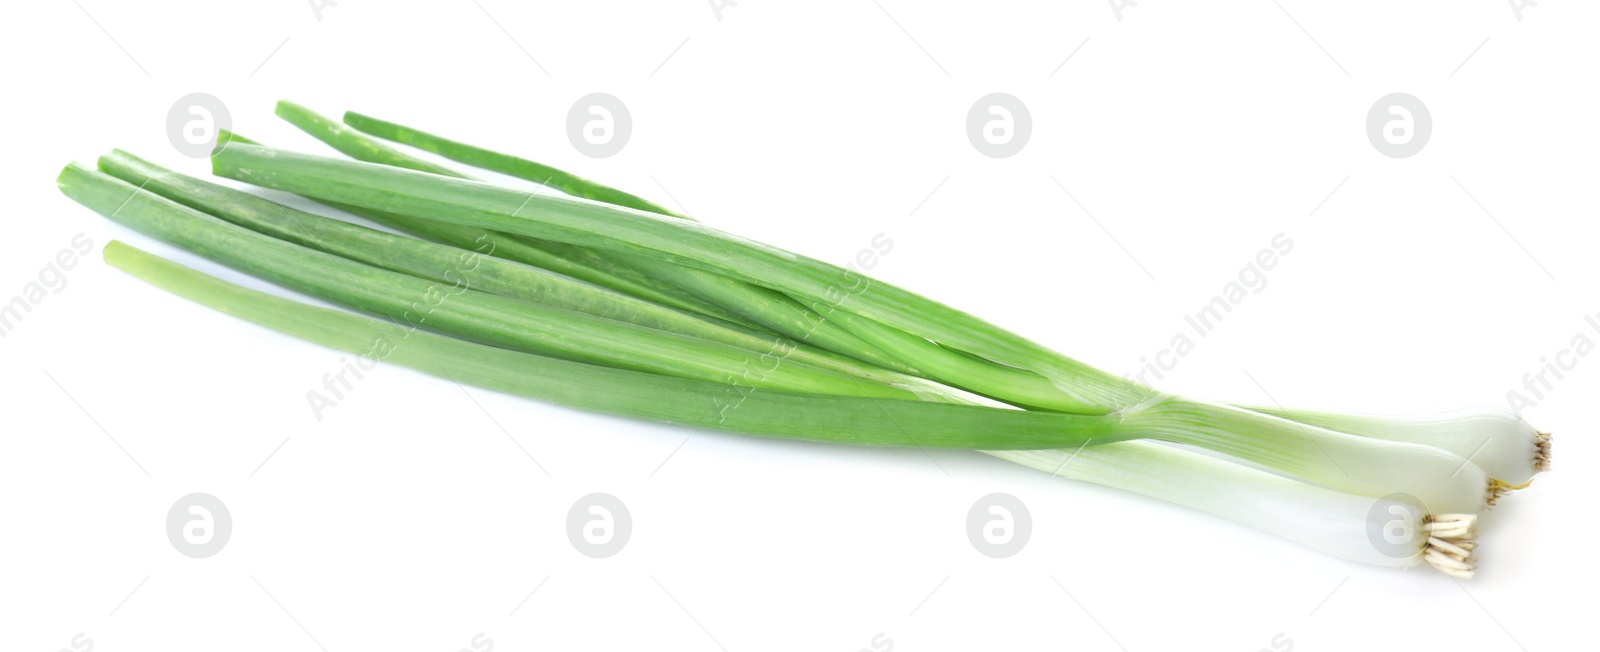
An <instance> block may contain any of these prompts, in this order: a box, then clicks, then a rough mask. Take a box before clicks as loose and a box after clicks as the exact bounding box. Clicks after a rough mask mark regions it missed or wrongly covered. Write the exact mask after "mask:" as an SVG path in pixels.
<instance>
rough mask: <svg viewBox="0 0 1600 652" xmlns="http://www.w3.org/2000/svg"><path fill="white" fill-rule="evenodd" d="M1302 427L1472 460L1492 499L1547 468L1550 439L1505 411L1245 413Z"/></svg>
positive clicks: (1265, 410) (1276, 410)
mask: <svg viewBox="0 0 1600 652" xmlns="http://www.w3.org/2000/svg"><path fill="white" fill-rule="evenodd" d="M1250 409H1252V410H1255V411H1257V412H1262V413H1265V414H1272V415H1276V416H1279V417H1283V418H1286V419H1293V420H1295V421H1299V422H1301V423H1309V424H1312V425H1316V426H1320V427H1323V428H1327V429H1329V430H1337V431H1339V432H1348V433H1351V434H1355V435H1361V436H1363V437H1374V438H1377V439H1389V440H1393V441H1403V442H1410V443H1413V444H1423V445H1427V446H1432V447H1434V448H1440V449H1443V450H1447V451H1450V452H1452V453H1455V454H1456V455H1460V456H1462V457H1465V458H1468V459H1471V460H1472V463H1473V464H1476V465H1477V466H1479V467H1481V468H1482V469H1483V471H1484V473H1486V474H1488V476H1489V478H1490V483H1491V484H1492V485H1493V487H1494V490H1495V493H1496V494H1497V495H1498V494H1501V493H1504V492H1506V491H1511V490H1514V489H1522V488H1524V487H1527V486H1528V485H1529V484H1530V483H1532V482H1533V476H1534V475H1536V474H1538V473H1540V472H1543V471H1545V470H1547V469H1549V468H1550V433H1547V432H1543V431H1540V430H1538V429H1536V428H1534V427H1533V426H1531V425H1528V422H1527V421H1524V420H1523V419H1522V417H1521V416H1519V415H1517V414H1516V413H1515V412H1512V411H1511V410H1509V409H1505V408H1475V409H1466V410H1459V411H1456V412H1447V413H1444V414H1436V415H1428V416H1380V415H1367V414H1337V413H1332V412H1316V411H1311V410H1290V409H1283V408H1276V407H1273V408H1264V407H1253V408H1250Z"/></svg>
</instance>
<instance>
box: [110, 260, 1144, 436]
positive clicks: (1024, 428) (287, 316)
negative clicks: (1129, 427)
mask: <svg viewBox="0 0 1600 652" xmlns="http://www.w3.org/2000/svg"><path fill="white" fill-rule="evenodd" d="M105 258H106V262H108V263H110V264H111V265H112V266H113V267H116V268H118V269H121V270H123V271H125V272H127V273H129V274H131V275H133V276H135V277H138V278H139V279H141V280H144V281H146V282H148V283H150V284H152V285H155V286H157V287H159V288H162V289H164V290H166V291H168V292H171V293H173V294H176V295H178V296H181V297H184V298H186V299H189V300H190V301H194V302H196V303H199V304H202V305H205V306H208V307H211V308H214V309H216V310H218V311H221V312H224V313H227V314H229V315H232V316H234V317H238V318H240V319H244V320H246V321H250V322H253V323H256V324H258V325H261V326H264V327H267V328H270V329H272V330H275V331H278V332H280V333H284V334H287V335H290V336H293V337H297V338H300V339H303V340H306V341H309V342H313V343H316V344H320V345H322V346H326V347H329V348H332V349H335V350H339V351H344V352H346V353H352V354H356V355H360V356H364V357H365V358H367V359H369V360H370V361H372V362H378V361H381V362H387V363H391V364H396V365H399V366H402V367H408V368H411V369H415V370H417V371H421V372H423V373H426V374H429V375H433V376H438V377H441V378H447V379H450V380H454V381H456V382H460V383H464V384H468V385H473V386H475V387H482V388H484V389H489V390H493V391H498V392H504V393H506V394H512V395H516V396H522V397H526V398H533V399H538V400H541V401H547V402H550V403H555V404H558V405H564V406H567V407H573V408H578V409H583V410H590V411H594V412H601V413H604V414H612V415H617V416H625V417H631V418H636V419H644V420H649V421H655V422H659V423H668V424H677V425H687V426H694V427H699V428H708V429H712V430H722V431H728V432H738V433H743V434H748V435H759V436H766V437H781V438H785V439H800V440H807V441H818V442H831V443H840V444H851V445H860V446H900V447H924V448H983V449H991V448H1016V447H1021V448H1063V447H1065V448H1072V447H1076V446H1080V445H1083V444H1084V443H1085V441H1087V440H1088V439H1089V438H1092V437H1095V436H1096V435H1099V434H1101V433H1102V431H1103V430H1105V429H1107V428H1108V427H1110V426H1112V425H1113V424H1112V423H1111V422H1110V421H1108V420H1106V419H1103V418H1100V417H1090V416H1081V415H1070V414H1056V413H1047V412H1025V411H1021V410H1009V409H999V408H988V407H976V406H967V405H952V404H946V403H930V402H925V401H905V400H895V399H873V398H864V397H855V396H829V395H822V394H797V393H793V392H786V391H780V390H767V389H756V388H750V387H738V386H734V385H729V384H724V383H713V382H706V381H699V380H692V379H684V378H673V377H669V376H661V375H656V374H650V373H642V372H637V371H630V370H625V369H614V368H609V367H602V366H596V365H591V364H585V363H581V362H573V361H568V360H559V359H555V358H547V357H543V356H538V355H532V354H528V353H522V352H519V351H511V350H507V349H500V348H495V347H491V346H485V345H482V344H475V343H472V342H467V341H464V340H458V339H454V338H450V337H445V336H442V335H436V334H433V333H429V332H426V331H418V330H413V329H410V328H407V327H404V326H400V325H397V324H392V323H388V322H384V321H379V320H376V319H371V318H367V317H362V316H360V315H354V314H350V313H346V312H343V311H339V310H331V309H327V308H319V307H316V306H310V305H306V304H303V303H300V302H298V301H293V300H290V299H284V298H282V297H277V296H273V295H271V294H267V293H265V292H260V291H257V290H251V289H248V288H243V287H240V286H238V285H234V284H232V283H228V282H226V281H223V280H221V279H217V278H214V277H211V276H208V275H206V274H202V273H200V272H196V271H194V270H192V269H189V268H187V267H184V266H182V265H178V264H176V263H173V262H171V261H168V260H165V259H163V258H160V257H159V256H154V255H151V254H149V253H146V252H144V251H140V250H139V249H136V248H134V247H131V246H129V245H126V244H124V243H122V242H118V241H112V242H110V243H108V244H107V245H106V247H105Z"/></svg>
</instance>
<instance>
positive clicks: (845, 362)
mask: <svg viewBox="0 0 1600 652" xmlns="http://www.w3.org/2000/svg"><path fill="white" fill-rule="evenodd" d="M100 168H101V170H102V171H104V172H106V173H108V174H110V175H112V176H115V177H117V178H119V179H121V180H123V181H125V182H127V183H129V184H132V185H134V186H137V187H139V188H142V189H144V190H146V191H148V192H152V193H155V194H157V195H160V196H162V197H165V198H167V199H169V200H172V201H174V202H177V203H180V204H183V205H185V206H188V207H189V208H192V209H195V210H197V211H201V212H204V213H208V214H210V215H212V216H215V217H220V218H222V219H225V220H227V221H229V222H232V223H234V224H237V225H239V226H242V227H245V228H248V229H251V230H253V231H256V232H258V233H262V234H265V235H270V236H272V237H274V238H278V239H280V240H286V241H289V242H293V243H295V244H299V245H301V246H303V247H307V248H311V249H315V250H318V251H323V252H326V253H329V254H332V255H335V256H341V257H344V258H348V259H351V260H355V261H359V262H362V263H366V264H368V265H373V266H377V267H382V268H384V269H388V270H391V271H396V272H403V273H406V274H410V275H412V276H417V277H419V278H424V279H428V280H432V281H437V282H441V283H450V284H452V285H453V284H455V283H458V282H463V281H464V282H466V284H467V285H468V286H469V287H471V288H472V289H475V290H480V291H483V292H488V293H490V294H495V295H499V296H505V297H511V298H516V299H522V300H525V301H531V302H535V303H542V304H546V305H549V306H552V307H556V308H561V309H564V310H570V311H574V312H581V313H584V314H589V315H594V316H596V317H604V318H606V319H612V320H616V321H625V322H628V323H632V324H636V325H639V326H645V327H649V328H654V329H657V330H663V331H667V332H671V333H677V334H680V335H686V336H690V337H695V338H699V339H703V340H708V341H712V342H719V343H722V344H727V345H730V346H735V347H738V348H741V349H744V350H745V351H749V352H753V353H755V354H757V355H780V354H781V355H785V356H786V359H787V360H792V361H795V362H800V363H804V364H808V365H812V366H816V367H823V368H828V369H832V370H834V371H840V372H844V373H848V374H851V375H855V376H859V377H861V378H866V379H869V380H872V381H874V382H880V383H886V384H902V385H905V386H907V387H917V388H921V389H925V390H926V391H929V392H933V393H940V392H944V393H948V392H953V391H954V390H951V389H949V388H943V387H939V386H936V385H934V384H932V383H928V382H926V381H923V380H922V379H920V378H913V377H909V376H905V375H903V374H899V373H895V372H892V371H888V370H883V369H878V368H876V367H871V366H869V365H865V364H863V363H860V362H857V361H855V360H853V359H850V358H847V357H844V356H840V355H837V354H834V353H829V352H826V351H821V350H817V349H813V348H811V347H809V346H806V345H803V344H799V343H796V342H793V341H789V340H784V339H781V338H775V337H770V336H766V335H762V334H759V333H755V332H751V331H747V330H741V329H740V328H738V327H736V326H732V325H726V324H719V323H715V322H713V321H709V320H708V318H703V317H700V316H695V315H692V314H689V313H685V312H680V311H678V310H674V309H672V308H669V307H666V306H662V305H659V304H656V303H652V302H649V301H645V300H642V299H637V298H634V297H631V296H628V295H624V294H621V293H618V292H615V291H613V290H609V289H606V288H601V287H599V286H595V285H590V284H588V283H584V282H582V281H578V280H575V279H572V278H569V277H566V276H563V275H560V274H556V273H554V272H550V271H547V270H543V269H539V268H536V267H531V266H528V265H523V264H520V263H516V262H511V261H508V260H502V259H499V258H494V257H492V254H493V253H494V251H493V247H494V242H492V241H490V242H485V243H482V244H480V245H479V246H478V251H479V252H481V253H482V254H485V255H484V256H469V257H470V259H471V266H472V269H471V271H470V273H466V274H461V273H458V270H459V268H460V267H461V266H462V261H463V254H464V253H466V252H463V251H462V250H460V249H457V248H455V247H450V246H446V245H441V244H436V243H432V242H427V241H424V240H418V239H415V238H407V237H404V236H398V235H393V234H389V233H385V232H382V231H377V230H374V229H369V228H366V227H362V226H357V225H354V224H349V223H347V222H342V221H339V220H335V219H331V218H327V217H323V216H321V215H316V214H313V213H308V212H305V211H300V210H296V209H293V208H289V207H287V206H283V205H281V204H278V203H275V202H272V201H270V200H267V199H264V198H261V197H257V196H255V195H251V194H249V193H245V192H241V191H238V190H233V189H231V188H224V187H222V186H219V185H216V184H213V183H208V182H205V181H201V180H198V179H194V178H192V177H188V176H185V175H182V174H179V173H176V172H173V171H171V170H167V169H165V168H162V167H160V166H157V165H155V164H152V163H150V162H148V161H145V160H143V159H140V158H138V157H136V156H134V155H132V154H129V153H127V152H123V151H120V150H118V151H114V152H113V153H111V154H109V155H106V156H103V157H101V158H100Z"/></svg>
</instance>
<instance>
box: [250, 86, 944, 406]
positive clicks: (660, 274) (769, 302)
mask: <svg viewBox="0 0 1600 652" xmlns="http://www.w3.org/2000/svg"><path fill="white" fill-rule="evenodd" d="M276 111H277V115H278V117H281V118H283V119H284V120H286V121H288V122H289V123H290V124H293V125H294V126H296V127H298V128H300V130H301V131H304V132H306V133H307V134H309V135H311V136H312V137H314V138H316V139H318V140H321V141H322V142H324V143H326V144H328V145H329V146H331V147H333V148H334V149H336V150H338V151H340V152H342V153H344V154H346V155H348V156H350V157H351V158H354V159H356V160H358V161H366V162H368V163H381V164H384V165H389V166H394V167H397V168H404V169H409V170H417V171H421V172H430V173H433V174H441V175H444V176H449V177H455V178H460V179H471V178H472V177H470V176H468V175H465V174H462V173H460V172H457V171H455V170H451V169H449V168H445V167H443V166H439V165H436V164H434V163H431V162H428V161H425V160H422V159H419V158H416V157H414V156H410V155H408V154H405V153H404V152H400V151H398V150H395V149H394V148H391V147H388V146H387V145H384V144H383V143H380V142H377V141H375V140H373V139H372V138H369V137H367V136H366V135H364V134H361V133H359V132H357V131H355V130H352V129H350V128H348V127H346V126H345V125H341V124H338V123H336V122H333V121H331V120H329V119H327V118H325V117H323V116H321V115H318V114H317V113H315V112H312V111H311V110H310V109H307V108H305V107H303V106H300V105H298V104H295V103H293V102H289V101H287V100H285V101H280V102H278V106H277V109H276ZM450 151H451V152H453V153H459V152H456V150H450ZM474 151H478V152H487V150H476V149H475V148H474ZM488 154H492V156H487V158H488V159H492V160H509V159H514V158H515V157H506V156H505V155H501V154H496V153H493V152H488ZM484 158H485V157H477V156H473V155H471V154H470V152H469V154H468V156H467V157H466V160H468V161H469V162H470V161H479V162H482V161H483V160H484ZM517 160H520V159H517ZM525 163H527V164H528V165H518V164H512V165H510V166H509V167H503V168H500V169H504V170H506V171H508V172H511V173H513V174H516V175H518V176H520V177H521V178H523V179H526V180H529V181H532V182H534V183H537V184H539V185H540V187H541V188H544V187H553V188H557V189H559V190H562V191H564V192H568V193H569V194H575V195H577V196H582V197H589V198H594V199H596V200H600V201H605V200H607V199H611V200H616V201H620V202H624V203H622V204H619V205H623V206H631V207H637V208H640V209H641V210H646V211H648V212H653V213H657V214H661V215H668V216H673V217H679V218H682V219H690V218H688V217H686V216H682V215H678V214H677V213H673V212H671V211H668V210H666V209H664V208H661V207H660V206H657V205H655V204H652V203H650V202H647V201H645V200H642V199H639V198H637V197H634V196H633V195H630V194H628V193H625V192H622V191H620V190H616V189H614V188H609V187H606V186H602V185H599V184H595V183H593V182H590V181H587V180H583V179H580V178H579V177H577V176H575V175H571V174H567V173H565V172H561V171H560V170H554V169H553V168H548V167H547V166H542V165H539V164H536V163H532V162H531V161H526V162H525ZM491 169H493V168H491ZM545 172H550V174H544V173H545ZM552 182H555V183H558V184H559V185H552ZM628 198H632V200H630V199H628ZM608 203H614V202H608ZM346 210H350V209H348V208H347V209H346ZM355 210H356V211H361V210H365V209H360V208H357V209H355ZM358 214H359V213H358ZM388 215H391V216H392V215H393V214H392V213H389V214H388ZM422 217H427V216H422ZM402 219H407V220H411V219H415V218H402ZM447 226H455V225H447ZM455 228H461V227H455ZM407 232H411V231H409V230H408V231H407ZM479 233H480V234H481V233H484V232H479ZM496 235H499V236H500V237H506V238H515V237H516V236H506V235H504V234H496ZM480 237H482V236H481V235H480ZM450 244H455V243H450ZM456 246H460V245H456ZM537 246H538V247H539V248H541V249H543V250H546V251H551V252H556V253H558V254H560V255H562V256H564V257H566V258H569V259H573V260H578V261H580V262H582V263H584V264H587V265H589V266H591V267H596V268H603V269H605V270H607V272H608V273H611V274H613V275H621V276H627V273H626V272H622V271H621V270H619V269H617V268H616V267H613V266H612V265H617V264H619V263H620V265H621V266H622V267H623V268H631V270H632V272H633V273H635V274H642V275H643V278H644V279H649V282H653V283H658V284H659V283H662V282H665V283H668V284H670V288H672V289H673V290H687V291H688V292H689V294H690V296H691V297H692V299H690V298H688V297H682V296H680V297H678V298H679V299H680V300H682V301H689V300H693V301H704V302H709V303H710V304H711V305H713V306H715V307H714V308H712V309H709V310H707V309H705V308H703V307H701V306H695V307H694V308H692V309H696V310H699V311H700V312H702V313H704V314H708V315H714V316H718V317H721V318H723V319H727V320H730V321H735V322H738V323H741V324H746V325H755V326H756V327H757V328H762V329H765V330H769V331H770V332H773V333H776V334H781V335H783V336H785V337H788V338H790V339H793V340H796V341H800V342H805V343H807V344H811V345H813V346H816V347H819V348H822V349H826V350H829V351H833V352H836V353H839V354H842V355H848V356H851V357H854V358H856V359H858V360H861V361H863V362H866V363H869V364H872V365H875V366H878V367H883V368H886V369H892V370H895V371H899V372H902V373H906V374H913V375H915V374H918V373H919V372H918V371H917V370H916V369H915V368H913V367H912V366H909V365H907V364H906V363H905V362H903V361H902V360H900V359H898V358H895V357H893V356H890V355H888V354H886V353H884V352H882V351H880V350H878V349H876V348H875V347H873V346H872V345H870V344H868V343H867V342H865V341H863V340H862V339H861V338H860V337H857V336H856V335H854V334H852V333H850V332H849V331H847V330H845V329H843V328H840V327H839V325H838V324H834V323H831V322H829V321H827V320H826V319H824V318H822V317H821V316H820V315H818V314H816V313H814V312H811V311H810V310H807V309H806V308H805V307H804V306H802V305H800V303H798V302H796V301H795V300H793V299H791V298H789V297H788V296H785V295H783V294H782V293H779V292H775V291H772V290H769V289H767V288H763V287H757V286H753V285H750V284H748V283H743V282H740V281H737V280H734V279H729V278H725V277H722V276H718V275H716V274H708V273H705V272H703V271H700V270H695V269H688V268H684V267H679V266H677V265H672V264H664V263H662V262H660V261H657V260H654V259H651V258H649V257H643V256H634V255H628V254H624V253H619V252H607V253H606V254H599V253H597V252H594V251H592V250H590V249H587V248H584V247H575V246H572V245H570V244H564V243H558V242H550V241H548V240H544V241H537ZM513 260H519V259H516V258H513ZM522 262H529V261H522ZM529 264H532V265H537V266H543V265H540V264H539V263H538V262H529ZM632 280H635V281H639V282H645V281H643V280H641V279H632ZM618 289H619V290H621V291H624V292H627V291H628V290H626V289H622V288H618ZM655 289H656V291H657V292H670V291H671V290H666V289H663V288H659V287H658V288H655ZM641 296H642V295H641ZM643 298H650V299H652V300H656V301H658V302H659V299H656V298H653V297H643ZM669 305H674V304H669ZM677 307H683V306H682V304H681V301H680V303H679V304H677ZM730 313H731V315H732V316H730Z"/></svg>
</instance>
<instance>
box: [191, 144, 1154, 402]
mask: <svg viewBox="0 0 1600 652" xmlns="http://www.w3.org/2000/svg"><path fill="white" fill-rule="evenodd" d="M211 160H212V166H213V170H214V171H215V172H216V173H217V174H218V175H219V176H223V177H227V178H232V179H235V180H238V181H245V182H247V183H252V184H255V185H259V186H263V187H267V188H275V189H279V190H286V191H289V192H293V193H296V194H300V195H305V196H308V197H312V198H314V199H319V200H324V201H332V202H337V203H341V204H351V205H355V206H361V207H364V208H369V209H375V210H382V211H387V212H394V213H400V214H408V215H426V216H428V217H429V218H431V219H436V220H439V221H443V222H450V223H455V224H461V225H464V226H475V227H478V228H484V229H488V230H497V231H504V232H507V233H515V234H520V235H526V236H530V237H537V238H542V239H547V240H555V241H560V242H567V243H570V244H575V245H580V246H585V247H593V248H597V249H604V250H606V251H612V252H621V253H627V254H635V255H640V256H651V257H656V258H659V259H662V260H664V261H666V262H671V263H675V264H679V265H683V266H686V267H691V268H697V269H702V270H704V271H708V272H712V273H716V274H720V275H723V276H728V277H731V278H734V279H737V280H741V281H744V282H747V283H752V284H755V285H762V286H764V287H769V288H771V289H774V290H777V291H779V292H783V293H785V294H789V295H791V296H795V297H803V298H804V299H806V300H810V301H817V302H822V303H824V304H827V305H830V306H835V307H837V308H839V309H842V310H847V311H849V312H852V313H855V314H857V315H860V316H862V317H865V318H868V319H874V320H877V321H880V322H883V323H884V324H886V325H888V326H891V327H894V328H898V329H900V330H903V331H906V332H908V333H911V334H914V335H919V336H922V337H925V338H927V339H929V340H932V341H934V342H938V343H939V344H941V345H946V346H951V347H954V348H957V349H960V350H963V351H965V352H967V353H972V354H975V355H978V356H982V357H985V358H989V359H990V360H993V361H995V362H999V363H1004V364H1010V365H1013V366H1018V367H1022V368H1028V369H1031V370H1033V371H1035V372H1037V373H1039V374H1042V375H1044V376H1046V377H1047V378H1049V379H1050V380H1051V382H1052V384H1053V385H1055V392H1054V395H1053V396H1051V397H1050V400H1049V401H1047V402H1042V403H1041V402H1039V401H1036V400H1032V398H1031V397H1030V398H1028V400H1024V401H1021V402H1025V403H1028V404H1030V405H1034V406H1036V407H1042V408H1048V409H1055V410H1061V411H1066V412H1078V413H1085V414H1104V413H1107V412H1110V411H1112V410H1114V409H1117V408H1118V407H1122V406H1126V405H1132V404H1135V403H1138V402H1140V401H1142V400H1144V399H1147V398H1149V396H1150V395H1151V392H1150V391H1149V390H1147V389H1145V388H1143V387H1139V386H1137V385H1134V384H1133V383H1130V382H1128V381H1126V380H1124V379H1122V378H1119V377H1116V376H1113V375H1111V374H1108V373H1106V372H1103V371H1100V370H1098V369H1095V368H1093V367H1090V366H1088V365H1084V364H1082V363H1080V362H1077V361H1075V360H1072V359H1070V358H1067V357H1065V356H1062V355H1060V354H1058V353H1055V352H1053V351H1050V350H1049V349H1046V348H1044V347H1042V346H1040V345H1038V344H1035V343H1033V342H1030V341H1028V340H1026V339H1024V338H1021V337H1018V336H1016V335H1014V334H1011V333H1009V332H1007V331H1004V330H1002V329H999V328H996V327H995V326H993V325H990V324H988V323H987V322H983V321H982V320H979V319H978V318H976V317H973V316H971V315H969V314H967V313H964V312H960V311H958V310H955V309H953V308H950V307H948V306H944V305H943V304H939V303H936V302H933V301H930V300H928V299H924V298H922V297H920V296H918V295H915V294H912V293H910V292H907V291H905V290H901V289H899V288H896V287H894V286H891V285H889V284H886V283H881V282H875V281H871V280H870V279H867V278H866V277H864V276H862V275H860V274H857V273H855V272H851V271H849V270H846V269H843V268H839V267H836V266H833V265H829V264H827V263H823V262H821V261H817V260H815V259H811V258H806V257H804V256H799V255H797V254H792V253H789V252H786V251H782V250H779V249H775V248H772V247H767V246H765V245H761V244H759V243H755V242H752V241H749V240H745V239H743V238H738V237H736V236H732V235H729V234H726V233H722V232H720V231H717V230H715V229H711V228H709V227H705V226H702V225H699V224H696V223H693V222H688V221H685V220H676V219H670V218H663V217H661V216H657V215H655V214H652V213H643V212H639V211H633V210H629V209H624V208H618V207H614V206H609V205H605V204H599V203H595V202H591V201H587V200H581V199H569V198H564V197H552V196H545V195H538V194H535V193H527V192H519V191H515V190H510V189H505V188H499V187H496V186H492V185H489V184H484V183H478V182H473V181H467V180H461V179H452V178H447V177H441V176H438V175H433V174H427V173H422V172H416V171H412V170H403V169H397V168H392V167H388V166H383V165H374V164H368V163H362V162H355V161H339V160H334V159H327V158H323V157H315V156H306V155H303V154H295V153H291V152H285V151H280V150H273V149H269V148H263V147H251V146H245V145H232V146H229V147H226V148H223V149H222V150H220V151H218V152H217V153H216V154H215V155H214V156H213V157H212V159H211ZM841 353H845V352H841ZM1022 389H1025V388H1019V389H1018V390H1017V391H1011V390H1010V389H1008V390H1007V391H1006V392H1004V393H1000V392H993V395H996V396H1000V397H1003V398H1005V399H1007V400H1010V399H1011V398H1012V396H1013V394H1015V395H1016V396H1019V397H1028V396H1029V393H1028V392H1027V391H1022ZM985 393H991V392H990V391H988V390H986V391H985Z"/></svg>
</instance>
